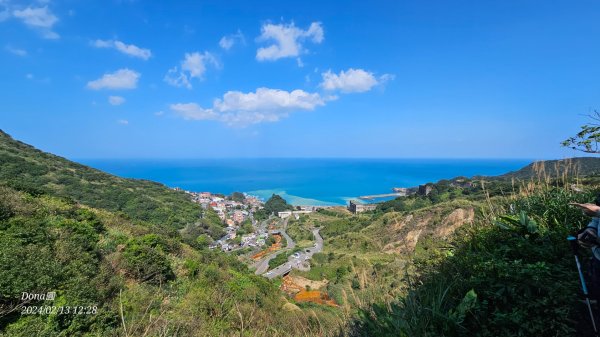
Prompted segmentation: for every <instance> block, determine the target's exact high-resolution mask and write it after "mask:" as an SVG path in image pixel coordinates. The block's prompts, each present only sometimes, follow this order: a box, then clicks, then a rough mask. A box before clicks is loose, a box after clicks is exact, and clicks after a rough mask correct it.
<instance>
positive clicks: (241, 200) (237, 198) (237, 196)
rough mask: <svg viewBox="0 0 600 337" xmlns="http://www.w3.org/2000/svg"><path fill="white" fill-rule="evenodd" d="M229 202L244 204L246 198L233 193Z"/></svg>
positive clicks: (240, 194) (241, 194) (238, 193)
mask: <svg viewBox="0 0 600 337" xmlns="http://www.w3.org/2000/svg"><path fill="white" fill-rule="evenodd" d="M231 200H233V201H237V202H244V200H246V196H244V194H243V193H241V192H233V193H232V194H231Z"/></svg>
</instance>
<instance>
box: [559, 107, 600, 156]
mask: <svg viewBox="0 0 600 337" xmlns="http://www.w3.org/2000/svg"><path fill="white" fill-rule="evenodd" d="M589 117H590V118H591V119H592V120H593V122H592V123H588V124H585V125H583V126H581V131H579V132H578V133H577V134H576V135H575V136H574V137H571V138H569V139H567V140H565V141H563V142H562V146H564V147H569V148H571V149H573V150H577V151H581V152H585V153H600V148H599V147H598V143H599V142H600V124H599V123H600V112H598V111H594V114H593V115H589Z"/></svg>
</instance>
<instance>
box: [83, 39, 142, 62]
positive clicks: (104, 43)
mask: <svg viewBox="0 0 600 337" xmlns="http://www.w3.org/2000/svg"><path fill="white" fill-rule="evenodd" d="M92 45H93V46H94V47H96V48H114V49H116V50H118V51H120V52H121V53H123V54H125V55H129V56H133V57H137V58H141V59H143V60H147V59H149V58H150V57H151V56H152V51H150V49H146V48H140V47H138V46H135V45H133V44H125V43H123V42H121V41H118V40H96V41H94V42H92Z"/></svg>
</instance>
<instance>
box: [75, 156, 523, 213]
mask: <svg viewBox="0 0 600 337" xmlns="http://www.w3.org/2000/svg"><path fill="white" fill-rule="evenodd" d="M79 161H80V162H81V163H83V164H85V165H88V166H91V167H94V168H97V169H100V170H103V171H106V172H109V173H111V174H114V175H117V176H120V177H125V178H137V179H148V180H153V181H157V182H160V183H163V184H165V185H167V186H169V187H180V188H182V189H185V190H189V191H195V192H203V191H208V192H213V193H223V194H230V193H232V192H234V191H239V192H245V193H248V194H251V195H255V196H258V197H261V198H263V199H265V200H266V199H268V198H269V197H270V196H271V195H272V194H274V193H275V194H279V195H281V196H282V197H283V198H285V199H286V200H287V201H288V202H289V203H291V204H293V205H315V206H317V205H323V206H325V205H345V204H347V201H348V200H349V199H353V198H356V197H358V196H363V195H373V194H385V193H391V192H392V188H394V187H412V186H418V185H420V184H424V183H427V182H435V181H438V180H440V179H450V178H454V177H457V176H465V177H472V176H475V175H488V176H489V175H499V174H503V173H507V172H509V171H514V170H517V169H519V168H521V167H523V166H525V165H527V164H529V163H530V162H531V160H525V159H509V160H507V159H502V160H500V159H460V160H457V159H214V160H213V159H198V160H196V159H194V160H107V159H102V160H90V159H87V160H79ZM376 201H379V200H376Z"/></svg>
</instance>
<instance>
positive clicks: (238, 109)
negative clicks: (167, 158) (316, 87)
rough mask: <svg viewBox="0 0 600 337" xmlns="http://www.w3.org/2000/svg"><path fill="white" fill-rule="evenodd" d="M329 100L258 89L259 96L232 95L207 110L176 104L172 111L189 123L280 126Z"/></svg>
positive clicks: (214, 102) (276, 90)
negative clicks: (209, 121)
mask: <svg viewBox="0 0 600 337" xmlns="http://www.w3.org/2000/svg"><path fill="white" fill-rule="evenodd" d="M327 100H329V98H323V97H321V96H320V95H319V94H318V93H308V92H306V91H303V90H293V91H291V92H288V91H285V90H279V89H269V88H258V89H256V91H255V92H249V93H243V92H240V91H228V92H227V93H225V94H224V95H223V98H217V99H215V100H214V101H213V105H212V107H211V108H208V109H205V108H202V107H201V106H199V105H198V104H196V103H179V104H172V105H171V106H170V108H171V110H172V111H174V112H175V113H176V114H178V115H180V116H181V117H183V118H184V119H188V120H214V121H219V122H222V123H225V124H227V125H229V126H238V127H244V126H248V125H251V124H257V123H261V122H276V121H279V120H281V119H283V118H286V117H288V116H289V114H290V113H292V112H294V111H300V110H314V109H315V108H316V107H318V106H323V105H325V102H326V101H327Z"/></svg>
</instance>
